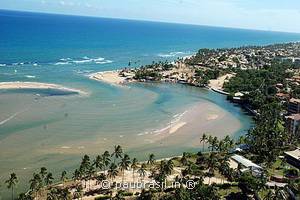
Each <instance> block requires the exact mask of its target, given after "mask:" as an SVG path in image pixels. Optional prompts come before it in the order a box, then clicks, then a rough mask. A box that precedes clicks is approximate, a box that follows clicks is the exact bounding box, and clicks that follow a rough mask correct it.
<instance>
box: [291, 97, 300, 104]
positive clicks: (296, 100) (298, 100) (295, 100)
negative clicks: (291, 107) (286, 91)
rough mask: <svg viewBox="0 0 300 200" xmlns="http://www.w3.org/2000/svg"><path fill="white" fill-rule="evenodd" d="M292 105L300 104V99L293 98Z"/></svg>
mask: <svg viewBox="0 0 300 200" xmlns="http://www.w3.org/2000/svg"><path fill="white" fill-rule="evenodd" d="M290 103H300V99H295V98H291V99H290Z"/></svg>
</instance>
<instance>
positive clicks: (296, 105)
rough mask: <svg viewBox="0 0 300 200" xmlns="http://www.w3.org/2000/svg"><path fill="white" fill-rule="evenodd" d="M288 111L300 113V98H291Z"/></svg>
mask: <svg viewBox="0 0 300 200" xmlns="http://www.w3.org/2000/svg"><path fill="white" fill-rule="evenodd" d="M288 113H289V114H298V113H300V99H295V98H292V99H290V101H289V105H288Z"/></svg>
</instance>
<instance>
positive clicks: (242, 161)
mask: <svg viewBox="0 0 300 200" xmlns="http://www.w3.org/2000/svg"><path fill="white" fill-rule="evenodd" d="M231 160H233V161H234V162H236V163H237V164H238V165H240V166H242V168H241V169H240V171H241V172H246V171H249V170H250V171H251V173H252V175H253V176H256V177H260V176H262V175H263V168H262V167H261V166H259V165H257V164H255V163H253V162H252V161H251V160H248V159H247V158H245V157H244V156H240V155H237V154H234V155H233V156H231Z"/></svg>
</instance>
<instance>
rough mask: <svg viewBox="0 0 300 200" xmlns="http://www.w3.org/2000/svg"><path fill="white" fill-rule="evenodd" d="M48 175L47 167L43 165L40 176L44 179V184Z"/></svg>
mask: <svg viewBox="0 0 300 200" xmlns="http://www.w3.org/2000/svg"><path fill="white" fill-rule="evenodd" d="M46 175H47V168H46V167H42V168H41V171H40V177H41V179H42V180H43V182H42V184H44V181H45V177H46Z"/></svg>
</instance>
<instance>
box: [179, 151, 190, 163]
mask: <svg viewBox="0 0 300 200" xmlns="http://www.w3.org/2000/svg"><path fill="white" fill-rule="evenodd" d="M187 158H188V155H187V153H186V152H183V154H182V157H181V159H180V162H181V164H182V165H183V166H186V165H187V164H188V159H187Z"/></svg>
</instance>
